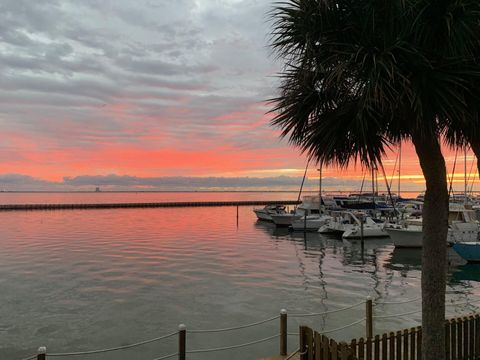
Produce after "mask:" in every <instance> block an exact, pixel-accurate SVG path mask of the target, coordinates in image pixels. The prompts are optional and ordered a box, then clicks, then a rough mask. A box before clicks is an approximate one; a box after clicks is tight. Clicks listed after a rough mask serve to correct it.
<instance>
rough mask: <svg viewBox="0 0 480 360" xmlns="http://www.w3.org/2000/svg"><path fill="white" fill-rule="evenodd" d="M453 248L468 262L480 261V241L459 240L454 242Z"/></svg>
mask: <svg viewBox="0 0 480 360" xmlns="http://www.w3.org/2000/svg"><path fill="white" fill-rule="evenodd" d="M453 250H455V252H456V253H457V254H458V255H460V256H461V257H462V258H463V259H464V260H466V261H468V262H476V263H478V262H480V242H477V241H469V242H457V243H456V244H453Z"/></svg>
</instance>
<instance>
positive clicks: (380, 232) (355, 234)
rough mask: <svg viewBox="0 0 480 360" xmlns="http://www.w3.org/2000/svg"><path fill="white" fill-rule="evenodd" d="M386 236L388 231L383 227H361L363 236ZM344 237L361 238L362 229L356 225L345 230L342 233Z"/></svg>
mask: <svg viewBox="0 0 480 360" xmlns="http://www.w3.org/2000/svg"><path fill="white" fill-rule="evenodd" d="M380 237H388V233H387V232H386V231H385V230H384V229H383V227H380V226H379V227H375V228H373V227H364V228H363V238H380ZM342 238H344V239H361V238H362V231H361V229H359V227H358V226H355V227H354V228H352V229H350V230H348V231H345V232H344V233H343V235H342Z"/></svg>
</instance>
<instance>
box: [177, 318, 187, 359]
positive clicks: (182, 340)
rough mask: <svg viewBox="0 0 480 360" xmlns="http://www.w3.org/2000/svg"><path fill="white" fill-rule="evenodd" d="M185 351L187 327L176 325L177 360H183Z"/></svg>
mask: <svg viewBox="0 0 480 360" xmlns="http://www.w3.org/2000/svg"><path fill="white" fill-rule="evenodd" d="M186 349H187V327H186V326H185V324H180V325H178V360H185V358H186V353H187V351H186Z"/></svg>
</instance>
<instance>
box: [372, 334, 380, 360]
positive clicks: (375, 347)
mask: <svg viewBox="0 0 480 360" xmlns="http://www.w3.org/2000/svg"><path fill="white" fill-rule="evenodd" d="M373 358H374V359H375V360H380V335H375V339H374V340H373Z"/></svg>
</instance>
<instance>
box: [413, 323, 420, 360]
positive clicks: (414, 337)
mask: <svg viewBox="0 0 480 360" xmlns="http://www.w3.org/2000/svg"><path fill="white" fill-rule="evenodd" d="M416 335H417V332H416V330H415V328H414V327H412V328H411V329H410V360H415V354H416V351H417V346H416V343H415V339H416ZM418 360H421V359H418Z"/></svg>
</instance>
